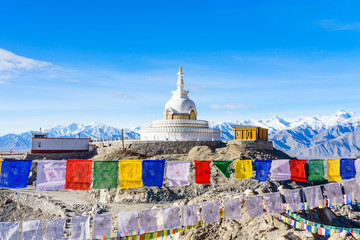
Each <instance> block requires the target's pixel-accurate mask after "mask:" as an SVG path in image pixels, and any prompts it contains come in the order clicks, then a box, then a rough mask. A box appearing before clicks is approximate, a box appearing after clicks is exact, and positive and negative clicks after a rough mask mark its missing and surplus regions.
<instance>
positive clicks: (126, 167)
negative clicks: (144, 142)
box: [119, 160, 143, 189]
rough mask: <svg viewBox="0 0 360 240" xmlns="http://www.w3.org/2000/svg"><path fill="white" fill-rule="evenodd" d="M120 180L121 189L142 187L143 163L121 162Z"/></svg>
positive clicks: (139, 161)
mask: <svg viewBox="0 0 360 240" xmlns="http://www.w3.org/2000/svg"><path fill="white" fill-rule="evenodd" d="M119 180H120V189H126V188H138V187H142V186H143V182H142V161H141V160H120V161H119Z"/></svg>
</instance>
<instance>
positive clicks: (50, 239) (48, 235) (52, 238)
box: [45, 218, 66, 240]
mask: <svg viewBox="0 0 360 240" xmlns="http://www.w3.org/2000/svg"><path fill="white" fill-rule="evenodd" d="M65 222H66V219H65V218H58V219H48V220H46V231H45V239H46V240H58V239H63V237H64V230H65Z"/></svg>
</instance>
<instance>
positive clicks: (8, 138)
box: [0, 123, 140, 152]
mask: <svg viewBox="0 0 360 240" xmlns="http://www.w3.org/2000/svg"><path fill="white" fill-rule="evenodd" d="M34 132H38V131H30V132H25V133H21V134H7V135H4V136H1V137H0V151H9V150H10V149H11V150H12V151H20V152H22V151H27V150H30V148H31V135H32V133H34ZM42 132H44V133H48V134H49V137H69V138H73V137H78V136H79V134H80V136H81V137H87V138H92V139H100V138H102V139H103V140H107V139H114V138H120V137H121V134H122V133H121V129H118V128H115V127H111V126H108V125H105V124H101V123H91V124H81V123H72V124H70V125H59V126H56V127H53V128H50V129H45V130H43V131H42ZM139 132H140V128H139V127H137V128H134V129H128V128H125V129H124V135H125V139H136V138H139V137H140V134H139Z"/></svg>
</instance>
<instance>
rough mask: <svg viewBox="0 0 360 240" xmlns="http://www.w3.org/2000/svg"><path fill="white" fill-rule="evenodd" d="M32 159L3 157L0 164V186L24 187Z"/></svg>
mask: <svg viewBox="0 0 360 240" xmlns="http://www.w3.org/2000/svg"><path fill="white" fill-rule="evenodd" d="M31 162H32V160H15V159H4V160H3V161H2V164H1V176H0V187H5V188H26V187H27V183H28V179H29V174H30V168H31Z"/></svg>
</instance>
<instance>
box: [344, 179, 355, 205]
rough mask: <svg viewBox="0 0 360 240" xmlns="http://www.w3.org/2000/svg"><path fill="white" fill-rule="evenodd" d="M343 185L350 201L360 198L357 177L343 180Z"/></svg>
mask: <svg viewBox="0 0 360 240" xmlns="http://www.w3.org/2000/svg"><path fill="white" fill-rule="evenodd" d="M341 185H342V186H343V187H344V191H345V195H346V197H347V199H348V201H349V203H351V202H353V201H354V200H355V199H358V197H359V193H360V189H359V184H358V183H357V181H356V179H351V180H346V181H341Z"/></svg>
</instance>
